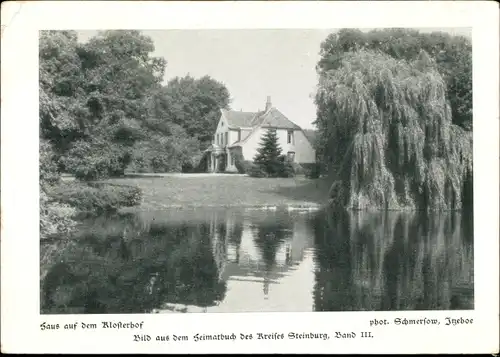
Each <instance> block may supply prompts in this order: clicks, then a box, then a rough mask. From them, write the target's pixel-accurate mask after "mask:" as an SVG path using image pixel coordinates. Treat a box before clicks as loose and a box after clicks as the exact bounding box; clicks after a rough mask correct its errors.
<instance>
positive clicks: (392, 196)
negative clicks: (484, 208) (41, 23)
mask: <svg viewBox="0 0 500 357" xmlns="http://www.w3.org/2000/svg"><path fill="white" fill-rule="evenodd" d="M39 41H40V42H39V80H40V82H39V86H40V99H39V100H40V103H39V105H40V107H39V110H40V204H41V207H40V209H41V210H40V214H41V216H40V233H41V235H40V259H41V262H40V263H41V265H40V269H41V270H40V273H41V274H40V309H41V313H43V314H109V313H111V314H128V313H130V314H132V313H189V312H219V313H221V312H322V311H391V310H468V309H473V308H474V258H473V252H474V249H473V248H474V244H473V243H474V237H473V218H474V217H473V171H472V166H473V152H472V148H473V143H472V134H473V125H472V124H473V120H472V109H473V108H472V42H471V29H470V28H432V29H418V28H417V29H415V28H373V29H359V28H340V29H327V30H301V29H292V30H281V29H278V30H263V29H262V30H261V29H255V30H164V31H160V30H158V31H141V30H106V31H98V30H96V31H89V30H87V31H76V30H65V31H40V34H39Z"/></svg>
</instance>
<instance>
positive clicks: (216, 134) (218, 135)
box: [216, 133, 219, 145]
mask: <svg viewBox="0 0 500 357" xmlns="http://www.w3.org/2000/svg"><path fill="white" fill-rule="evenodd" d="M216 135H217V145H219V134H218V133H217V134H216Z"/></svg>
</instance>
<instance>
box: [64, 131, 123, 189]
mask: <svg viewBox="0 0 500 357" xmlns="http://www.w3.org/2000/svg"><path fill="white" fill-rule="evenodd" d="M130 160H131V155H130V153H129V152H128V151H127V149H126V148H124V147H121V146H119V145H111V144H110V143H109V142H107V141H106V140H104V139H95V140H94V141H92V142H87V141H83V140H81V141H78V142H76V143H74V144H73V146H72V147H71V149H70V150H69V151H68V153H67V155H66V156H65V157H63V158H62V159H61V161H62V163H63V164H64V166H65V168H66V170H67V171H68V172H70V173H72V174H74V175H75V177H76V178H78V179H82V180H98V179H103V178H107V177H110V176H120V175H122V174H123V173H124V171H125V167H127V165H128V164H129V163H130Z"/></svg>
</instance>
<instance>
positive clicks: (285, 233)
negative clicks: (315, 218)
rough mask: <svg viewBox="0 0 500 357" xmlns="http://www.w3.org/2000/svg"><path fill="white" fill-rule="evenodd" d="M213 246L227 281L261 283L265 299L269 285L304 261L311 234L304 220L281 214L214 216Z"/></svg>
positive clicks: (255, 213)
mask: <svg viewBox="0 0 500 357" xmlns="http://www.w3.org/2000/svg"><path fill="white" fill-rule="evenodd" d="M213 219H214V222H213V223H212V226H213V227H217V228H215V229H214V231H213V235H212V239H213V241H212V246H213V252H214V259H215V261H216V262H217V263H216V265H217V267H218V268H219V273H220V278H221V279H222V280H224V281H228V282H231V281H238V282H245V283H253V284H262V292H263V297H264V299H267V298H268V296H269V293H270V290H271V289H270V286H271V285H273V284H279V282H280V279H281V278H283V277H284V276H286V275H287V274H289V273H290V272H292V271H293V270H294V269H295V268H296V266H297V265H298V264H299V263H300V262H301V261H302V259H303V258H304V252H305V250H306V249H307V248H308V247H309V245H310V240H311V239H310V238H311V232H309V231H308V229H307V225H306V222H305V219H302V220H300V219H299V220H297V219H293V218H292V217H290V216H289V215H285V214H281V213H280V212H265V211H264V212H253V213H252V214H243V212H236V213H235V212H231V213H230V214H228V215H220V214H219V215H215V214H214V218H213Z"/></svg>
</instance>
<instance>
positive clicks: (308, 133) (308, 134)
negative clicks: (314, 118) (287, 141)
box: [302, 129, 318, 146]
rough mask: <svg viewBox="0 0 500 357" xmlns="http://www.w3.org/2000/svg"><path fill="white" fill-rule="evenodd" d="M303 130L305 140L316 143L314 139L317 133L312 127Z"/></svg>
mask: <svg viewBox="0 0 500 357" xmlns="http://www.w3.org/2000/svg"><path fill="white" fill-rule="evenodd" d="M302 131H303V132H304V135H305V136H306V138H307V140H309V142H310V143H311V144H312V145H313V146H315V145H316V140H317V135H318V133H317V132H316V130H314V129H302Z"/></svg>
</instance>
